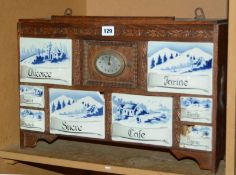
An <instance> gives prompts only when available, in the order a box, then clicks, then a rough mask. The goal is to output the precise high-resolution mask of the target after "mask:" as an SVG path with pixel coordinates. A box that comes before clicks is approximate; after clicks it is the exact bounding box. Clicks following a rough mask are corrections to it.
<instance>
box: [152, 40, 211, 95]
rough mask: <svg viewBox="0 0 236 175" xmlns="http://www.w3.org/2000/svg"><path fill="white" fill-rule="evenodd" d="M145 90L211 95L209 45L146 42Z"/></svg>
mask: <svg viewBox="0 0 236 175" xmlns="http://www.w3.org/2000/svg"><path fill="white" fill-rule="evenodd" d="M147 59H148V63H147V65H148V68H147V70H148V71H147V86H148V87H147V89H148V91H152V92H171V93H186V94H201V95H211V94H212V69H213V43H201V42H160V41H149V42H148V58H147Z"/></svg>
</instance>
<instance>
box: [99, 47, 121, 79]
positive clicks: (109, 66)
mask: <svg viewBox="0 0 236 175" xmlns="http://www.w3.org/2000/svg"><path fill="white" fill-rule="evenodd" d="M95 67H96V69H97V70H98V71H99V72H100V73H102V74H103V75H106V76H112V77H113V76H117V75H120V74H121V73H122V72H123V70H124V68H125V62H124V59H123V57H122V56H121V55H120V54H118V53H116V52H114V51H106V52H102V53H100V54H99V55H98V56H97V57H96V59H95Z"/></svg>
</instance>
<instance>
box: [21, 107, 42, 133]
mask: <svg viewBox="0 0 236 175" xmlns="http://www.w3.org/2000/svg"><path fill="white" fill-rule="evenodd" d="M20 128H21V129H25V130H31V131H39V132H44V131H45V113H44V111H42V110H33V109H24V108H20Z"/></svg>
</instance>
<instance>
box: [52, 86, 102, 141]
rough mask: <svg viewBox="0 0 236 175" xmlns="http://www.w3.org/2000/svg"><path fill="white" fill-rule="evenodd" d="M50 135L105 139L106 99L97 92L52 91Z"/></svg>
mask: <svg viewBox="0 0 236 175" xmlns="http://www.w3.org/2000/svg"><path fill="white" fill-rule="evenodd" d="M49 94H50V133H52V134H61V135H73V136H82V137H90V138H99V139H104V138H105V100H104V97H103V95H102V94H100V93H99V92H97V91H81V90H66V89H53V88H51V89H49Z"/></svg>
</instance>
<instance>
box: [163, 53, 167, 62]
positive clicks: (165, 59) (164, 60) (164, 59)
mask: <svg viewBox="0 0 236 175" xmlns="http://www.w3.org/2000/svg"><path fill="white" fill-rule="evenodd" d="M166 61H167V57H166V54H165V55H164V58H163V62H166Z"/></svg>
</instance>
